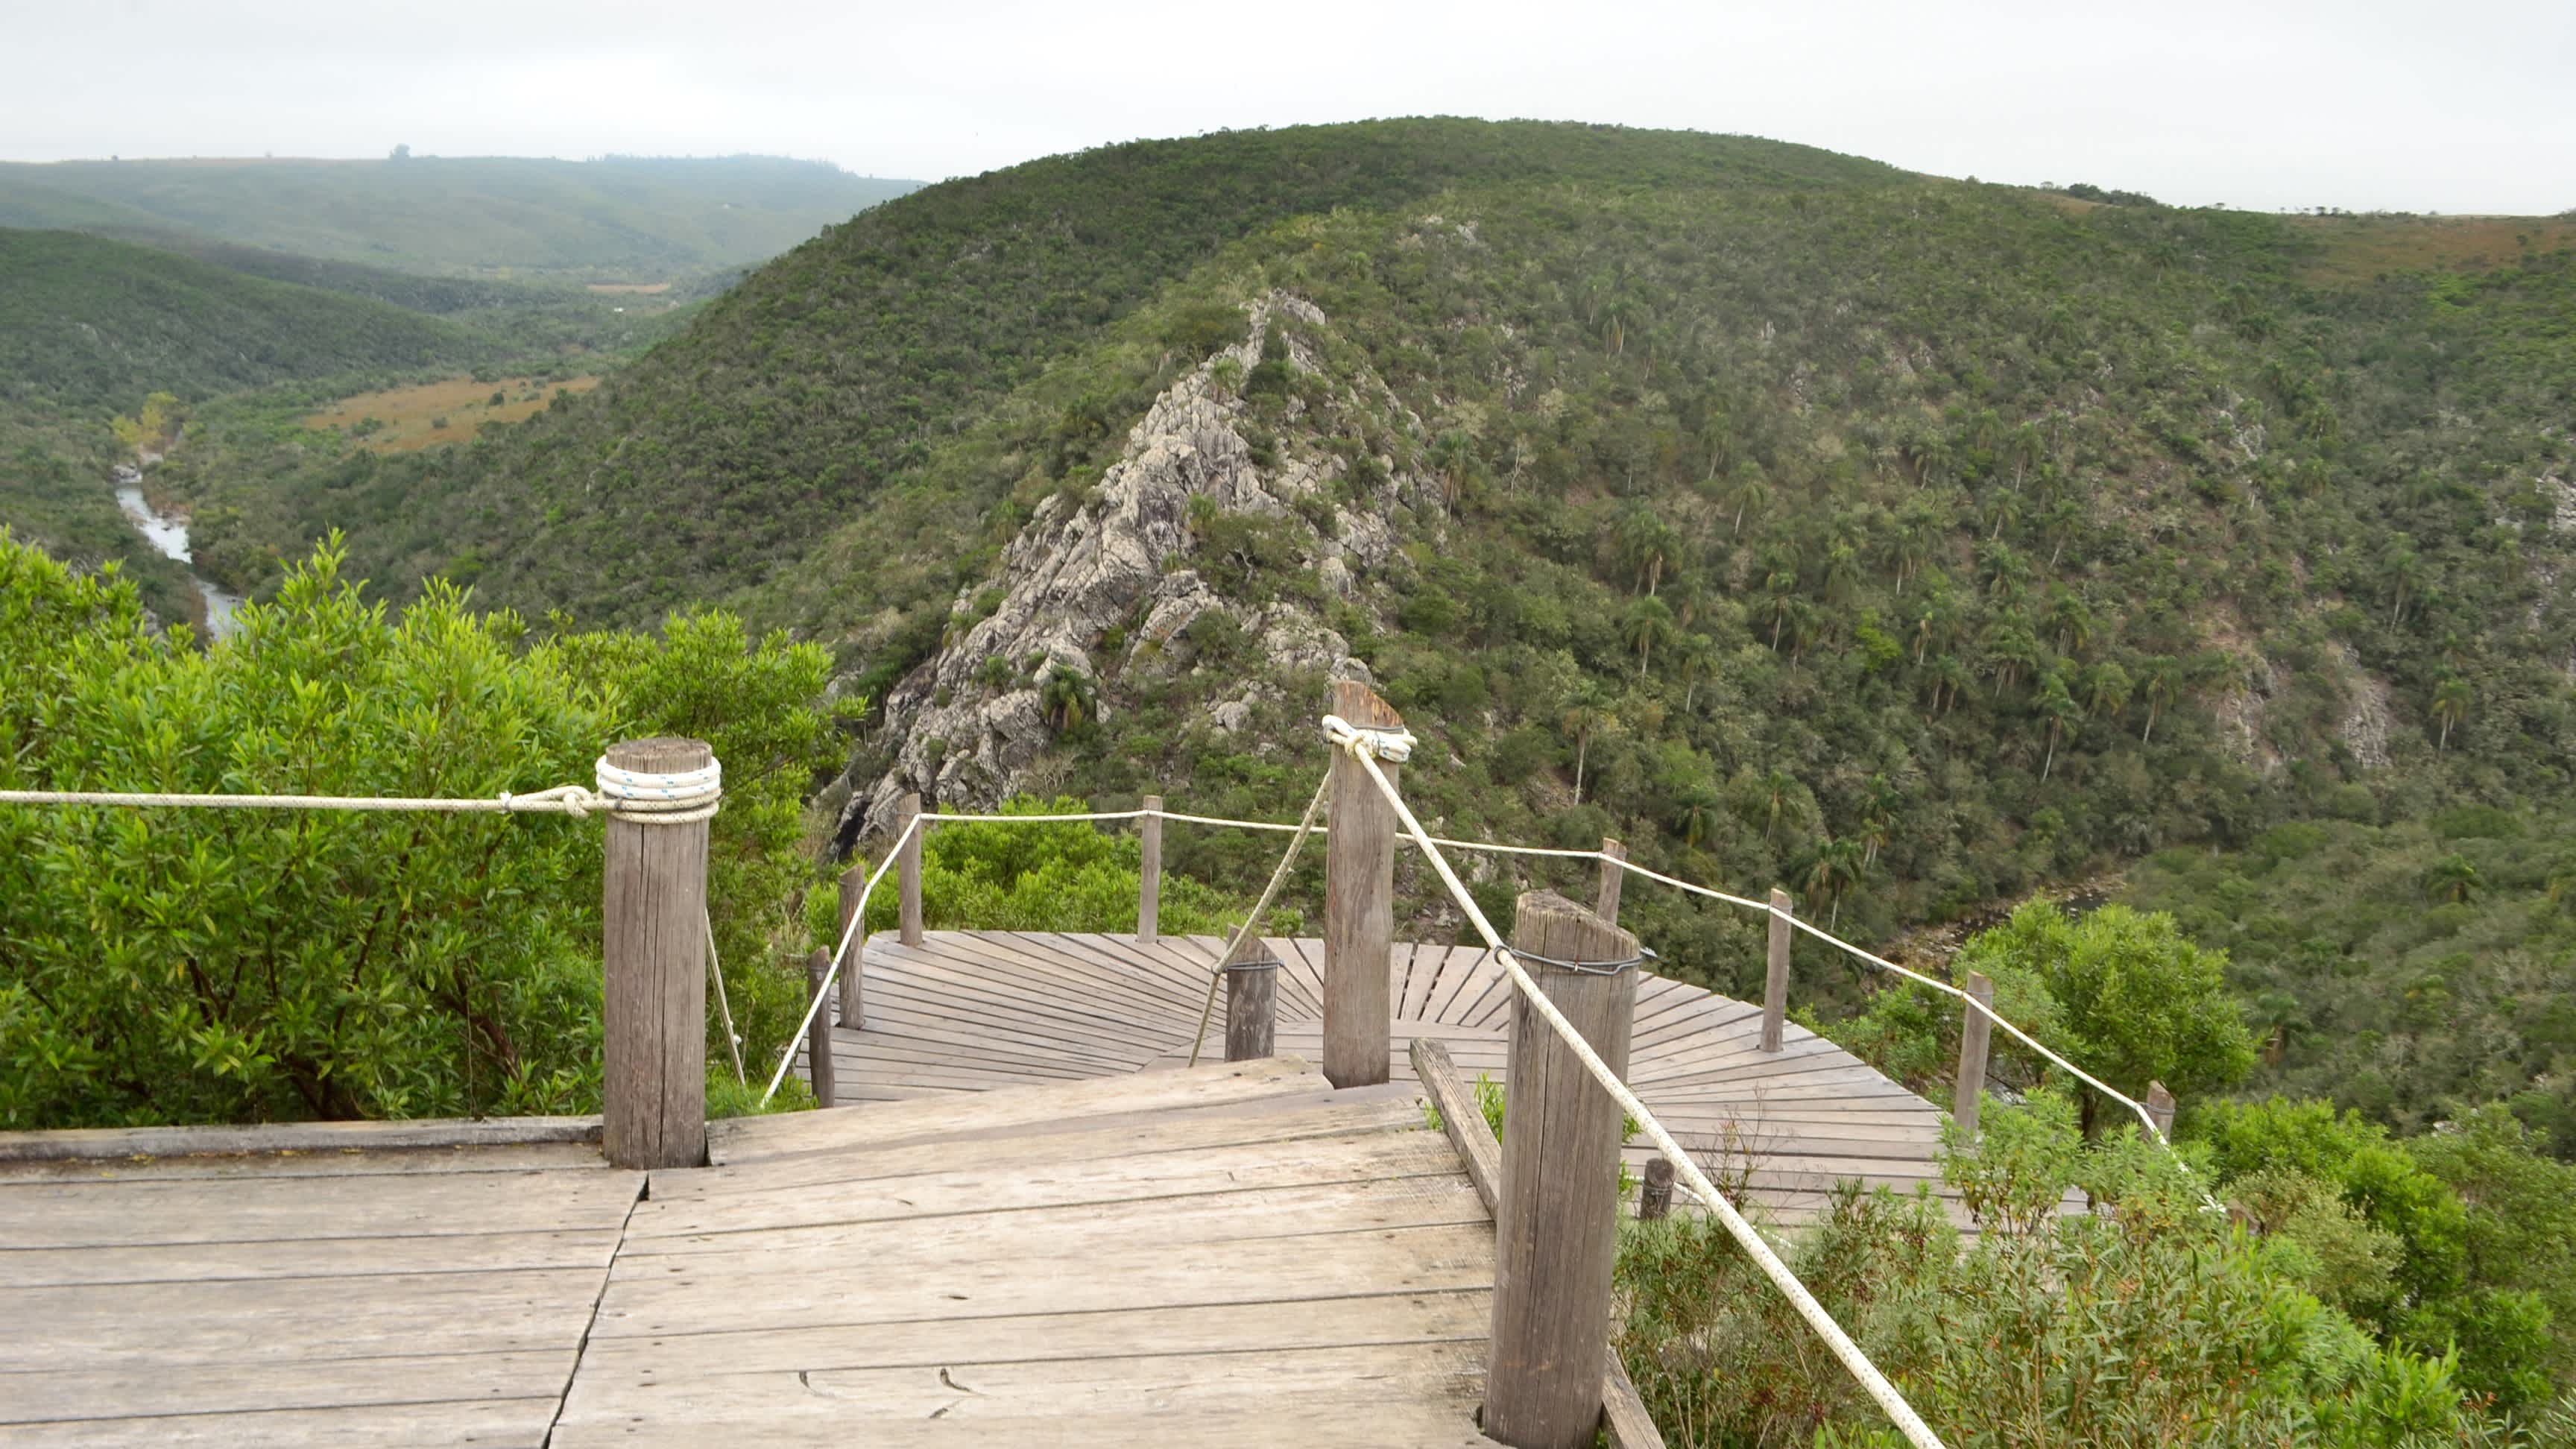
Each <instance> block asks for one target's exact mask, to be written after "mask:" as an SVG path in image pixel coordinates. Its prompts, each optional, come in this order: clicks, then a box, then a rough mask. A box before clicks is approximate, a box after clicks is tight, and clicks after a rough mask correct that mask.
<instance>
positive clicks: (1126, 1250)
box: [0, 1061, 1494, 1449]
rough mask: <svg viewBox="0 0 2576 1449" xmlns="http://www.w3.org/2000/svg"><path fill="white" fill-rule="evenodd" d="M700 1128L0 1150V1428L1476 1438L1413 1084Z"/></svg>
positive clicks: (209, 1439) (737, 1438) (1131, 1077)
mask: <svg viewBox="0 0 2576 1449" xmlns="http://www.w3.org/2000/svg"><path fill="white" fill-rule="evenodd" d="M714 1128H715V1130H714V1132H713V1136H712V1151H713V1153H714V1156H715V1158H716V1162H717V1165H715V1166H711V1167H707V1168H700V1169H692V1170H675V1171H662V1172H654V1173H652V1174H650V1175H649V1176H650V1182H649V1193H645V1189H646V1188H647V1186H648V1184H647V1181H646V1177H647V1175H646V1174H642V1173H633V1172H619V1171H612V1170H610V1169H608V1168H606V1167H604V1166H601V1165H600V1159H599V1156H598V1151H597V1149H596V1148H592V1147H571V1146H561V1147H547V1148H524V1147H522V1148H508V1147H487V1148H471V1149H463V1150H453V1151H451V1150H429V1151H413V1152H365V1151H349V1152H339V1151H320V1152H308V1153H291V1154H275V1153H271V1154H262V1155H258V1156H246V1157H237V1158H212V1159H171V1160H151V1159H143V1160H131V1161H116V1162H109V1163H101V1162H86V1163H34V1164H19V1165H15V1166H5V1167H0V1443H5V1444H11V1445H16V1444H36V1445H108V1444H114V1445H126V1444H133V1445H143V1444H154V1445H159V1444H200V1445H216V1444H222V1445H235V1444H290V1445H291V1444H313V1445H326V1444H327V1445H370V1446H390V1445H415V1444H416V1445H433V1444H438V1445H445V1444H478V1445H529V1446H534V1445H541V1444H549V1443H551V1444H554V1445H562V1446H577V1445H598V1444H610V1443H615V1444H669V1445H702V1444H788V1445H801V1444H811V1445H822V1444H827V1443H830V1444H840V1443H854V1444H869V1445H887V1446H905V1445H932V1444H936V1445H952V1444H954V1445H964V1444H988V1443H1006V1444H1047V1445H1058V1446H1066V1449H1076V1446H1108V1445H1121V1446H1123V1445H1131V1444H1151V1443H1175V1444H1180V1443H1187V1444H1229V1445H1250V1446H1270V1445H1275V1446H1280V1449H1290V1446H1294V1449H1311V1446H1313V1445H1317V1444H1331V1443H1356V1442H1365V1443H1368V1444H1372V1445H1388V1446H1421V1449H1452V1446H1457V1449H1465V1446H1485V1445H1488V1444H1489V1441H1487V1440H1485V1439H1483V1438H1482V1437H1481V1436H1480V1435H1478V1434H1477V1433H1476V1432H1475V1429H1474V1417H1473V1416H1474V1412H1475V1407H1476V1405H1477V1403H1478V1402H1479V1400H1480V1398H1481V1395H1482V1392H1483V1372H1484V1361H1485V1335H1486V1331H1487V1324H1488V1318H1489V1316H1490V1312H1491V1309H1490V1298H1491V1292H1492V1287H1493V1281H1494V1233H1493V1228H1492V1225H1491V1221H1490V1219H1489V1218H1488V1217H1487V1215H1486V1211H1485V1207H1484V1204H1483V1202H1482V1200H1481V1199H1480V1198H1479V1197H1478V1196H1477V1194H1476V1191H1475V1189H1474V1188H1473V1187H1472V1186H1471V1185H1470V1183H1469V1182H1468V1180H1467V1177H1466V1175H1465V1173H1464V1171H1463V1170H1462V1167H1461V1165H1460V1163H1459V1161H1458V1159H1457V1157H1456V1155H1455V1153H1454V1152H1453V1151H1452V1149H1451V1148H1450V1146H1449V1143H1448V1141H1447V1139H1446V1138H1444V1137H1443V1136H1441V1135H1440V1134H1439V1133H1436V1132H1432V1131H1429V1130H1427V1129H1426V1128H1425V1127H1424V1125H1423V1117H1422V1112H1421V1109H1420V1107H1419V1106H1418V1105H1417V1103H1416V1102H1415V1100H1414V1094H1413V1093H1412V1092H1411V1091H1409V1090H1405V1089H1400V1088H1394V1087H1387V1088H1376V1089H1366V1090H1361V1091H1356V1092H1332V1091H1330V1090H1328V1089H1327V1088H1326V1087H1325V1086H1324V1084H1323V1081H1322V1079H1321V1078H1320V1077H1319V1076H1318V1075H1316V1074H1315V1073H1314V1072H1313V1071H1312V1070H1311V1069H1309V1068H1307V1067H1306V1066H1305V1065H1304V1064H1303V1063H1298V1062H1290V1061H1265V1062H1257V1063H1241V1064H1235V1065H1230V1066H1229V1065H1226V1064H1222V1063H1220V1064H1218V1065H1216V1066H1214V1067H1211V1068H1206V1069H1202V1070H1199V1071H1194V1072H1146V1073H1142V1074H1136V1073H1126V1074H1122V1075H1120V1076H1118V1077H1117V1078H1115V1079H1104V1080H1095V1081H1090V1082H1083V1083H1075V1084H1066V1085H1057V1086H1048V1087H1043V1088H1037V1089H1032V1090H1018V1091H1007V1090H1006V1091H996V1092H992V1093H989V1094H986V1095H983V1096H980V1097H975V1098H960V1097H954V1096H949V1097H943V1098H942V1099H940V1100H937V1101H931V1102H916V1103H908V1104H901V1105H894V1106H887V1107H882V1108H878V1109H872V1110H869V1111H864V1112H828V1113H802V1114H795V1115H791V1116H781V1117H767V1118H756V1119H748V1120H744V1121H738V1122H730V1123H718V1124H714ZM639 1193H643V1194H644V1196H643V1197H642V1198H641V1200H639ZM1355 1426H1365V1427H1364V1428H1362V1427H1355Z"/></svg>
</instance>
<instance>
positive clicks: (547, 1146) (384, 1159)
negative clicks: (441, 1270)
mask: <svg viewBox="0 0 2576 1449" xmlns="http://www.w3.org/2000/svg"><path fill="white" fill-rule="evenodd" d="M607 1167H608V1159H607V1158H605V1157H602V1156H601V1155H600V1153H599V1148H598V1146H597V1145H596V1144H595V1143H579V1142H538V1143H530V1144H527V1145H524V1146H499V1147H421V1148H403V1149H397V1150H394V1151H388V1152H371V1151H367V1150H364V1149H362V1148H356V1147H339V1148H333V1149H331V1150H330V1151H327V1152H303V1151H290V1152H256V1153H242V1154H239V1155H234V1156H193V1157H126V1158H119V1159H117V1160H115V1161H113V1162H95V1161H87V1160H81V1159H70V1158H67V1159H59V1160H45V1161H37V1162H14V1163H9V1164H7V1165H5V1166H0V1191H4V1190H6V1189H7V1188H9V1187H11V1186H13V1185H16V1184H19V1183H27V1182H154V1181H162V1180H170V1179H179V1178H186V1179H192V1180H203V1179H215V1178H244V1177H414V1176H419V1175H421V1174H425V1173H436V1174H442V1175H444V1174H450V1173H470V1172H530V1171H536V1170H540V1169H546V1170H557V1171H579V1172H593V1171H600V1170H604V1169H606V1168H607Z"/></svg>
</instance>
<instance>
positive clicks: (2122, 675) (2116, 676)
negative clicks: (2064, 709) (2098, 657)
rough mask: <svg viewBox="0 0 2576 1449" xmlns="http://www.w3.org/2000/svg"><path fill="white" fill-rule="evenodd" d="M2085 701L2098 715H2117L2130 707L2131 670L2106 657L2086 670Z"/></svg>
mask: <svg viewBox="0 0 2576 1449" xmlns="http://www.w3.org/2000/svg"><path fill="white" fill-rule="evenodd" d="M2084 703H2085V706H2086V707H2087V708H2088V709H2090V710H2092V711H2093V713H2094V714H2095V715H2097V716H2105V717H2107V716H2110V715H2116V714H2118V713H2119V712H2120V711H2122V710H2124V709H2127V708H2128V707H2129V671H2127V670H2125V669H2122V668H2121V667H2120V666H2119V663H2118V661H2116V660H2110V659H2105V660H2103V661H2102V662H2101V663H2099V664H2096V665H2094V666H2093V667H2092V668H2090V669H2088V670H2086V671H2084Z"/></svg>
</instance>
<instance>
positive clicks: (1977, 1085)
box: [1950, 971, 1995, 1146]
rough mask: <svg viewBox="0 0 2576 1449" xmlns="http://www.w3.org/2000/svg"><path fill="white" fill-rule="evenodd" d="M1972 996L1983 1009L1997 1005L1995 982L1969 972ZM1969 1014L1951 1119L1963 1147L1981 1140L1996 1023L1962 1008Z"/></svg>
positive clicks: (1963, 1026)
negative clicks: (1980, 1111)
mask: <svg viewBox="0 0 2576 1449" xmlns="http://www.w3.org/2000/svg"><path fill="white" fill-rule="evenodd" d="M1967 990H1968V995H1969V996H1970V997H1972V998H1974V999H1975V1000H1976V1002H1977V1003H1978V1005H1980V1006H1992V1005H1994V1004H1995V983H1994V982H1992V981H1989V980H1987V979H1986V974H1985V973H1984V972H1982V971H1971V972H1969V973H1968V983H1967ZM1959 1009H1960V1010H1961V1011H1964V1012H1966V1013H1967V1015H1966V1017H1965V1018H1964V1019H1962V1020H1961V1021H1960V1023H1959V1086H1958V1091H1957V1094H1956V1095H1954V1096H1953V1097H1952V1098H1951V1100H1950V1120H1951V1121H1953V1122H1956V1123H1958V1124H1959V1141H1960V1143H1961V1145H1963V1146H1964V1145H1965V1144H1967V1143H1970V1142H1974V1141H1975V1140H1976V1138H1977V1109H1978V1099H1979V1098H1980V1097H1982V1096H1983V1095H1984V1093H1985V1090H1986V1048H1987V1045H1988V1043H1989V1042H1990V1041H1991V1040H1992V1038H1993V1036H1994V1030H1995V1020H1994V1018H1993V1017H1991V1016H1988V1015H1986V1013H1984V1012H1982V1011H1979V1010H1978V1009H1977V1008H1976V1007H1975V1006H1962V1007H1961V1008H1959Z"/></svg>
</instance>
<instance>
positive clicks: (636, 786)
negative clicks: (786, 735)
mask: <svg viewBox="0 0 2576 1449" xmlns="http://www.w3.org/2000/svg"><path fill="white" fill-rule="evenodd" d="M592 769H593V771H594V772H595V774H596V777H597V779H596V784H597V786H598V788H597V789H595V790H593V789H586V788H584V787H582V786H580V785H557V786H555V787H553V788H552V789H547V790H538V791H535V792H533V793H530V794H526V795H515V794H512V793H511V792H509V791H507V790H504V791H502V792H501V793H500V794H499V795H497V796H494V797H493V798H491V799H488V800H484V799H470V798H457V797H449V796H406V795H190V794H177V793H165V792H160V791H137V790H0V805H113V806H123V807H129V808H137V809H154V808H160V807H165V806H166V807H175V808H180V809H191V810H358V811H410V812H418V813H426V814H432V815H569V816H571V817H572V818H574V819H575V820H580V819H584V818H587V817H588V816H589V814H590V813H591V812H592V811H594V810H598V811H604V812H605V813H606V814H607V815H608V816H609V817H610V818H612V819H616V820H627V821H632V822H634V823H636V824H638V825H687V824H691V823H693V822H696V821H700V820H711V819H713V818H715V814H716V811H717V810H718V809H719V808H721V807H722V804H723V801H724V767H723V765H721V764H720V763H716V762H713V761H710V762H709V763H708V764H706V765H705V766H704V767H702V768H699V769H695V770H683V771H679V772H677V773H673V774H667V775H663V774H653V773H650V772H647V771H641V770H627V769H621V768H619V767H618V766H615V765H612V764H610V763H608V757H607V756H606V755H602V756H600V757H599V760H598V762H597V763H596V764H595V765H593V766H592Z"/></svg>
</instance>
